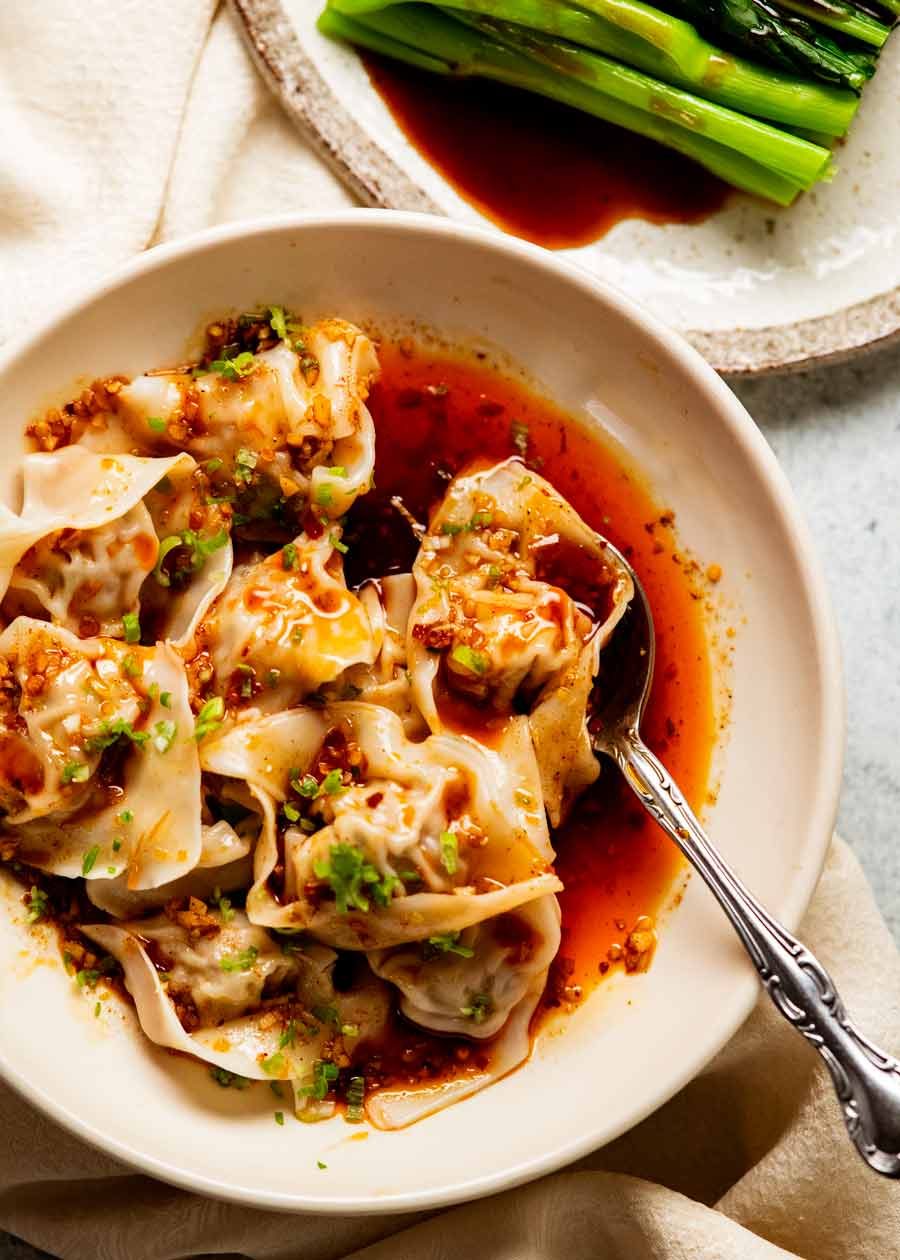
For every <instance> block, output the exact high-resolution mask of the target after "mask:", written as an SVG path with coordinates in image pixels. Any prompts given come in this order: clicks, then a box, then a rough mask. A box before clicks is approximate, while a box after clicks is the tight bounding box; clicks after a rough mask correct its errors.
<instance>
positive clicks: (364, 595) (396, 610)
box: [321, 573, 428, 740]
mask: <svg viewBox="0 0 900 1260" xmlns="http://www.w3.org/2000/svg"><path fill="white" fill-rule="evenodd" d="M359 598H360V601H361V603H362V605H363V607H364V608H365V610H366V613H367V615H368V618H369V623H370V624H371V626H372V642H373V648H374V654H375V659H374V660H373V662H372V664H371V665H368V664H359V665H351V666H350V667H349V668H348V669H345V670H344V672H343V673H342V674H340V675H339V676H338V677H337V678H336V679H335V680H334V682H332V683H327V684H326V685H325V686H324V687H322V688H321V695H322V698H323V699H324V700H325V702H326V704H334V703H337V702H339V701H342V700H358V701H359V702H360V704H378V705H381V706H382V708H385V709H390V710H391V712H392V713H396V714H397V716H398V717H399V718H400V720H401V721H402V723H403V730H404V732H405V734H406V736H407V738H408V739H414V740H420V739H424V738H425V736H426V735H427V734H428V726H427V725H426V723H425V720H424V719H423V717H422V714H421V713H420V712H419V710H418V709H417V708H416V705H415V702H414V700H413V694H412V686H411V684H410V675H409V670H408V669H407V667H406V628H407V624H408V622H409V615H410V612H411V611H412V607H413V604H414V603H415V598H416V584H415V579H414V578H413V575H412V574H411V573H392V574H390V575H389V576H387V577H383V578H379V579H378V580H377V581H368V582H364V583H363V585H362V586H361V587H360V588H359Z"/></svg>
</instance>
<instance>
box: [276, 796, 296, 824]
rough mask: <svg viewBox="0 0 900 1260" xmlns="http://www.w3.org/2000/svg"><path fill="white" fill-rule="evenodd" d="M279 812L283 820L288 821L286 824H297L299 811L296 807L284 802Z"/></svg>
mask: <svg viewBox="0 0 900 1260" xmlns="http://www.w3.org/2000/svg"><path fill="white" fill-rule="evenodd" d="M281 811H282V813H283V814H284V816H285V818H286V819H287V820H288V822H292V823H295V822H299V820H300V811H299V809H298V808H297V806H296V805H292V804H291V802H290V801H285V802H284V804H283V805H282V807H281Z"/></svg>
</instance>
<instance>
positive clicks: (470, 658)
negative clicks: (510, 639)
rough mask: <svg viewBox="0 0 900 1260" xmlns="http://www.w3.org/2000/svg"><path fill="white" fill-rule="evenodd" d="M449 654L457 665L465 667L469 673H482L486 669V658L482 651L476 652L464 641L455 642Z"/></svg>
mask: <svg viewBox="0 0 900 1260" xmlns="http://www.w3.org/2000/svg"><path fill="white" fill-rule="evenodd" d="M450 656H451V659H452V660H454V661H456V663H457V665H462V667H463V669H467V670H468V671H469V673H471V674H483V673H485V672H486V671H487V667H488V658H487V657H486V656H485V654H484V652H476V651H475V649H474V648H470V647H467V646H466V644H465V643H457V645H456V647H455V648H454V649H453V651H452V652H451V653H450Z"/></svg>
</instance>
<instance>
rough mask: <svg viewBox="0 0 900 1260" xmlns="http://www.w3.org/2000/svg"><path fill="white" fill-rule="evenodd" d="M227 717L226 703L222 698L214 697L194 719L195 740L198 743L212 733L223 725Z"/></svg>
mask: <svg viewBox="0 0 900 1260" xmlns="http://www.w3.org/2000/svg"><path fill="white" fill-rule="evenodd" d="M224 716H225V701H224V700H223V699H222V697H221V696H213V697H212V699H210V700H207V701H206V703H205V704H204V705H203V707H202V709H201V710H200V712H199V713H198V714H197V716H196V718H195V719H194V739H196V740H197V741H198V742H199V741H200V740H201V739H203V738H204V736H206V735H208V734H209V733H210V732H211V731H215V730H217V729H218V728H219V727H220V726H221V725H222V718H223V717H224Z"/></svg>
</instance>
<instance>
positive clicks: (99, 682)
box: [0, 617, 143, 827]
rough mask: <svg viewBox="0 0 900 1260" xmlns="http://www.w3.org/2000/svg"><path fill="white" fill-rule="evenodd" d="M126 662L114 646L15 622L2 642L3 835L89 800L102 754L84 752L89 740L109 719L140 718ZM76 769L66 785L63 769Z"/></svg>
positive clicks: (118, 646) (121, 648)
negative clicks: (113, 716)
mask: <svg viewBox="0 0 900 1260" xmlns="http://www.w3.org/2000/svg"><path fill="white" fill-rule="evenodd" d="M142 651H143V650H142V649H138V651H137V652H135V653H134V654H133V655H132V659H133V660H135V661H137V660H138V659H139V657H141V655H142ZM126 655H127V652H126V649H125V647H124V645H122V644H121V643H118V642H116V641H115V640H111V639H107V640H99V639H79V638H78V637H77V636H76V635H74V634H72V633H71V632H70V631H69V630H64V629H62V628H61V627H57V626H51V625H48V623H47V622H45V621H37V620H35V619H33V618H31V617H17V618H16V619H15V621H13V622H12V623H11V624H10V625H9V626H7V628H6V630H4V632H3V634H2V635H0V670H2V673H3V679H4V688H3V691H2V692H0V800H2V802H3V808H4V811H5V815H6V816H5V818H4V820H3V825H4V827H9V826H11V825H15V826H17V827H18V826H20V825H21V824H26V823H28V822H29V821H30V820H32V819H40V818H43V817H44V816H45V815H48V814H51V813H52V814H55V815H57V816H58V817H61V816H64V815H66V814H72V813H74V812H76V811H77V810H78V809H80V808H81V806H82V805H83V804H84V802H85V801H86V800H87V798H88V797H89V796H90V794H91V792H92V791H93V784H92V782H91V779H92V776H93V774H94V772H95V770H96V769H97V766H98V765H99V764H100V753H99V752H93V751H91V749H90V748H89V747H88V746H87V739H88V737H89V736H90V734H92V733H94V732H96V731H97V730H98V729H99V728H100V727H101V725H102V723H103V721H104V719H105V718H106V716H107V714H108V713H111V712H114V713H116V714H117V715H118V716H121V717H122V718H123V719H124V720H125V721H128V722H133V721H134V720H135V719H136V718H137V716H138V713H139V706H140V700H141V696H140V693H139V692H138V690H137V689H136V688H135V686H134V685H133V684H134V679H133V678H132V677H130V676H129V675H128V674H127V673H126V672H125V670H124V669H123V661H124V658H125V657H126ZM23 724H24V729H23ZM75 764H77V765H78V771H77V774H76V775H75V777H72V776H71V774H70V773H69V774H67V767H70V769H71V767H72V766H74V765H75ZM67 780H68V781H67ZM55 825H57V824H54V826H55Z"/></svg>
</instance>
